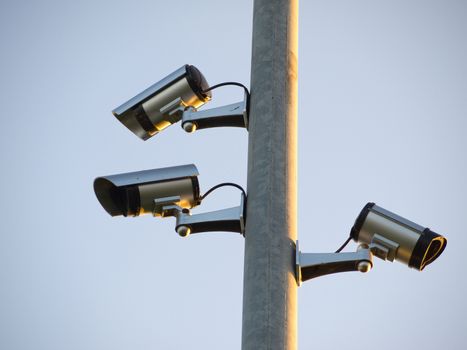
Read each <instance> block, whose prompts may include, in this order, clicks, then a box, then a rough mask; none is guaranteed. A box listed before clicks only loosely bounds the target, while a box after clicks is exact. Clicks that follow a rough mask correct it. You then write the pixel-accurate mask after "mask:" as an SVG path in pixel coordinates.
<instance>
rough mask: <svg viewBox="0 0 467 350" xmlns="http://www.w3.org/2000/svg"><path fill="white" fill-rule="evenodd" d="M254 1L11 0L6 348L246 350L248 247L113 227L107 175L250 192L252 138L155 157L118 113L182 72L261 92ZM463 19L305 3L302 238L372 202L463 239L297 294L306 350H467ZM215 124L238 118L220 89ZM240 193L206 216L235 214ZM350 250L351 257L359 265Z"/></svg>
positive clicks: (218, 236) (175, 144) (164, 136)
mask: <svg viewBox="0 0 467 350" xmlns="http://www.w3.org/2000/svg"><path fill="white" fill-rule="evenodd" d="M252 8H253V5H252V1H246V0H236V1H215V0H212V1H208V0H200V1H187V0H185V1H184V0H174V1H154V0H153V1H97V2H96V1H40V2H39V1H29V2H24V1H8V0H3V1H1V2H0V45H1V46H0V50H1V51H0V52H1V55H0V105H1V123H2V127H1V129H0V131H1V137H0V143H1V153H0V161H1V163H0V164H1V169H2V170H1V172H0V174H1V175H0V176H1V200H0V213H2V216H1V220H0V348H1V349H5V350H63V349H67V350H73V349H76V350H78V349H79V350H82V349H87V350H93V349H99V350H102V349H112V350H120V349H122V350H123V349H228V350H230V349H239V348H240V341H241V314H242V284H243V244H244V241H243V239H242V238H241V236H240V235H237V234H229V233H211V234H205V235H202V234H201V235H198V236H192V237H189V238H188V239H181V238H180V237H178V236H177V234H176V233H175V232H174V219H166V220H160V219H154V218H152V217H139V218H111V217H110V216H108V215H107V213H106V212H105V211H104V210H103V209H102V207H101V206H100V204H99V203H98V201H97V200H96V198H95V195H94V192H93V189H92V182H93V179H94V178H95V177H96V176H100V175H108V174H114V173H120V172H129V171H136V170H142V169H150V168H160V167H164V166H171V165H179V164H187V163H195V164H196V165H197V166H198V169H199V171H200V173H201V176H200V183H201V189H202V191H203V192H204V191H206V190H207V189H208V188H210V187H211V186H213V185H215V184H217V183H220V182H225V181H233V182H237V183H239V184H242V185H244V186H245V185H246V164H247V132H246V131H245V130H242V129H234V128H232V129H217V130H216V129H211V130H202V131H200V132H198V133H195V134H192V135H191V134H186V133H184V132H183V130H182V129H181V128H180V126H179V125H175V126H172V127H170V128H169V129H167V130H166V131H165V132H163V133H161V134H160V135H158V136H156V137H154V138H152V139H151V140H149V141H147V142H143V141H141V140H140V139H138V138H137V137H136V136H134V135H133V134H132V133H131V132H130V131H128V130H127V129H126V128H124V127H123V126H122V125H121V124H120V123H119V122H118V121H117V120H116V119H115V118H114V117H113V116H112V114H111V112H110V111H111V110H112V109H113V108H115V107H117V106H118V105H120V104H121V103H123V102H125V101H126V100H127V99H129V98H130V97H132V96H134V95H135V94H137V93H139V92H140V91H141V90H143V89H145V88H146V87H148V86H149V85H151V84H153V83H154V82H156V81H158V80H160V79H161V78H163V77H164V76H166V75H167V74H169V73H171V72H172V71H174V70H175V69H177V68H178V67H180V66H181V65H183V64H185V63H189V64H194V65H196V66H197V67H198V68H199V69H200V70H201V71H202V72H203V73H204V75H205V76H206V77H207V79H208V81H209V82H210V83H211V84H215V83H219V82H223V81H232V80H233V81H239V82H243V83H245V84H246V85H249V80H250V60H251V57H250V56H251V37H252V34H251V30H252ZM466 18H467V3H466V2H465V1H454V0H449V1H448V0H443V1H441V0H440V1H421V0H420V1H413V0H397V1H369V0H368V1H357V0H355V1H344V0H342V1H306V0H302V1H301V4H300V40H299V140H298V144H299V179H298V189H299V213H298V215H299V217H298V222H299V238H300V248H301V250H302V251H303V252H330V251H334V250H335V249H336V248H337V247H338V246H339V245H340V244H341V243H342V242H343V241H344V240H345V239H346V237H347V235H348V232H349V229H350V227H351V226H352V224H353V222H354V220H355V218H356V216H357V215H358V213H359V212H360V209H361V208H362V207H363V206H364V205H365V204H366V203H367V202H368V201H374V202H376V203H377V204H379V205H381V206H383V207H385V208H387V209H389V210H391V211H394V212H396V213H398V214H400V215H402V216H405V217H407V218H409V219H411V220H413V221H415V222H417V223H419V224H421V225H424V226H429V227H430V228H431V229H433V230H434V231H437V232H439V233H442V234H445V235H446V236H447V238H448V245H447V248H446V250H445V252H444V254H443V255H442V256H441V257H440V258H439V259H438V260H437V261H436V263H433V264H432V265H430V266H428V267H427V268H426V270H425V271H423V272H421V273H420V272H417V271H415V270H411V269H408V268H407V267H406V266H404V265H402V264H400V263H386V262H383V261H381V260H379V259H376V260H375V266H374V269H373V270H372V271H371V272H370V273H368V274H366V275H363V274H360V273H347V274H340V275H332V276H326V277H322V278H320V279H317V280H314V281H309V282H306V283H305V284H303V285H302V287H300V289H299V347H300V349H318V348H319V349H322V350H324V349H339V348H345V349H358V350H361V349H373V348H375V347H377V348H378V349H379V350H386V349H387V350H389V349H391V350H392V349H394V348H398V349H409V348H417V349H425V350H434V349H439V348H445V349H454V350H455V349H464V348H465V343H466V342H467V333H466V321H465V320H466V316H465V315H466V312H467V302H466V298H465V296H466V294H467V290H466V289H467V272H466V268H467V263H466V261H465V259H466V258H465V256H466V254H465V250H466V249H467V235H466V214H467V212H466V209H467V205H466V198H467V181H466V179H467V157H466V150H467V98H466V97H467V65H466V62H467V47H466V46H467V41H466V38H467V20H466ZM213 95H214V98H213V101H212V102H211V103H210V104H209V105H207V106H206V107H214V106H219V105H222V104H227V103H231V102H236V101H238V100H240V99H241V98H242V91H241V89H236V88H233V87H229V88H224V89H218V90H216V91H214V94H213ZM238 200H239V195H238V192H237V191H236V190H235V189H227V188H226V189H222V190H219V191H218V192H217V193H216V194H213V195H211V196H210V197H209V198H208V199H206V201H205V202H204V203H203V205H202V206H200V207H199V208H198V209H196V211H194V212H204V211H209V210H216V209H220V208H223V207H229V206H235V205H237V204H238ZM355 247H356V246H355V244H353V243H352V244H351V245H350V246H349V247H348V248H347V250H349V251H351V250H353V249H355Z"/></svg>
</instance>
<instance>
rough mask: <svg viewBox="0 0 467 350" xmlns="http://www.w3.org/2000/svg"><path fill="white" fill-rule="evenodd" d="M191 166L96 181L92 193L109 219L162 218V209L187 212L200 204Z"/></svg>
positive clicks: (194, 173)
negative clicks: (147, 215) (170, 208)
mask: <svg viewBox="0 0 467 350" xmlns="http://www.w3.org/2000/svg"><path fill="white" fill-rule="evenodd" d="M198 175H199V173H198V169H196V166H195V165H193V164H190V165H182V166H175V167H169V168H161V169H153V170H144V171H137V172H132V173H125V174H118V175H109V176H102V177H98V178H97V179H96V180H95V181H94V192H95V193H96V196H97V199H98V200H99V202H100V203H101V205H102V206H103V207H104V209H105V210H106V211H107V212H108V213H109V214H110V215H111V216H119V215H123V216H139V215H143V214H153V215H155V216H162V215H163V213H162V212H161V210H160V209H161V207H162V206H166V207H167V206H170V205H173V206H176V207H177V209H178V208H180V209H183V210H185V209H190V208H193V207H195V206H197V205H198V204H199V203H200V202H201V200H200V193H199V183H198Z"/></svg>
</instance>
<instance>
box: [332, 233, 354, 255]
mask: <svg viewBox="0 0 467 350" xmlns="http://www.w3.org/2000/svg"><path fill="white" fill-rule="evenodd" d="M351 239H352V237H351V236H349V238H347V240H346V241H345V242H344V244H342V245H341V246H340V247H339V249H337V250H336V253H340V252H341V250H342V249H344V248H345V246H346V245H347V244H349V242H350V240H351Z"/></svg>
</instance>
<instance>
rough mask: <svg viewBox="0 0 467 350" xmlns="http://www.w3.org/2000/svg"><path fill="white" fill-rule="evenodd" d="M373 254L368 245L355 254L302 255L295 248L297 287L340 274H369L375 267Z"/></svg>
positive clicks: (359, 248)
mask: <svg viewBox="0 0 467 350" xmlns="http://www.w3.org/2000/svg"><path fill="white" fill-rule="evenodd" d="M372 258H373V254H372V253H371V251H370V249H369V247H368V246H367V245H360V246H359V247H358V248H357V251H356V252H355V253H302V252H300V249H299V246H298V241H296V246H295V279H296V281H297V285H298V286H300V284H301V283H302V282H304V281H307V280H309V279H312V278H316V277H320V276H324V275H329V274H333V273H338V272H348V271H360V272H368V271H369V270H370V269H371V268H372V266H373V260H372Z"/></svg>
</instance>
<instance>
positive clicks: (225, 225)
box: [175, 194, 245, 237]
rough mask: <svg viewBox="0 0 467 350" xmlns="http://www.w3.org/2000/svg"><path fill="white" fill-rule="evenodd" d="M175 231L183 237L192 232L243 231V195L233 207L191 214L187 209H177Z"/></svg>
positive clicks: (242, 232)
mask: <svg viewBox="0 0 467 350" xmlns="http://www.w3.org/2000/svg"><path fill="white" fill-rule="evenodd" d="M176 217H177V222H176V224H175V231H177V233H178V234H179V235H180V236H182V237H185V236H187V235H189V234H192V233H200V232H212V231H228V232H238V233H241V234H244V232H245V196H244V195H243V194H242V195H241V199H240V205H239V206H237V207H233V208H226V209H222V210H216V211H211V212H207V213H201V214H195V215H191V214H190V212H189V211H187V210H184V211H179V212H178V213H177V215H176Z"/></svg>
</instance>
